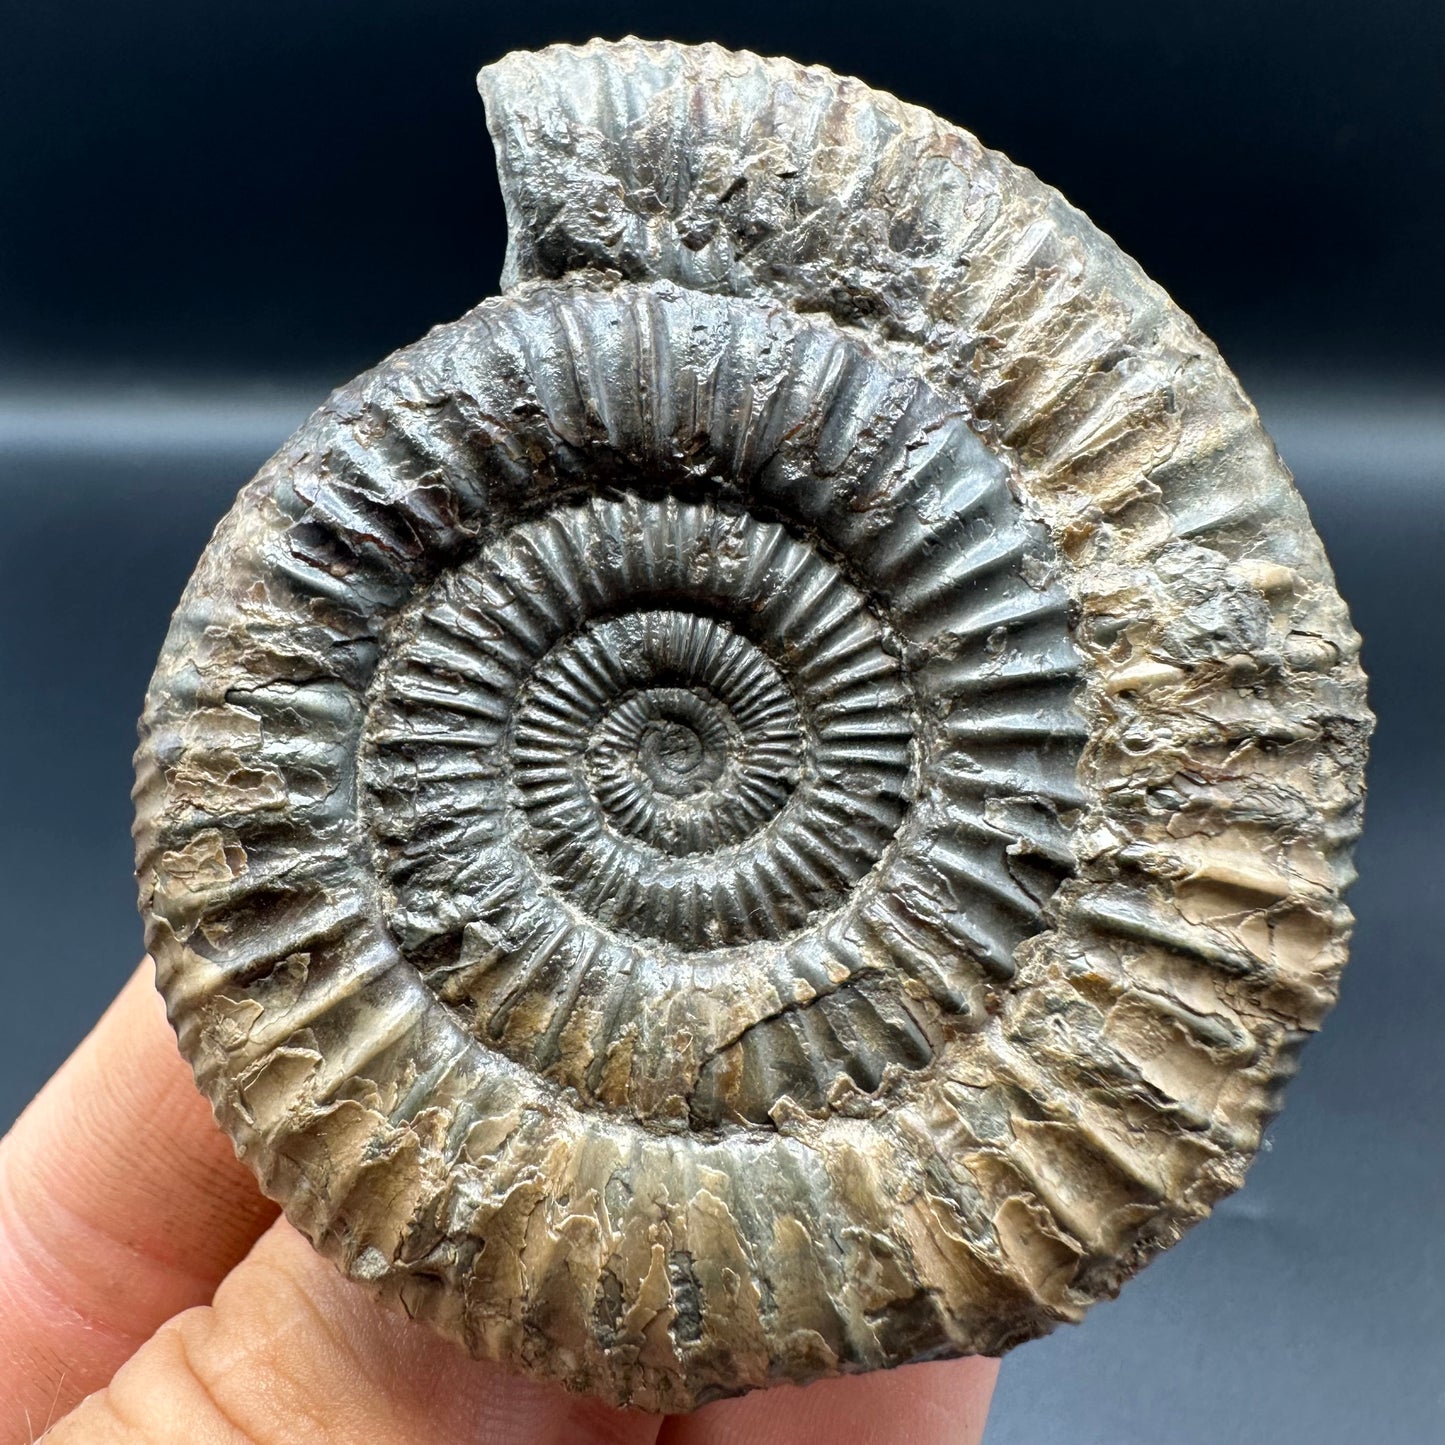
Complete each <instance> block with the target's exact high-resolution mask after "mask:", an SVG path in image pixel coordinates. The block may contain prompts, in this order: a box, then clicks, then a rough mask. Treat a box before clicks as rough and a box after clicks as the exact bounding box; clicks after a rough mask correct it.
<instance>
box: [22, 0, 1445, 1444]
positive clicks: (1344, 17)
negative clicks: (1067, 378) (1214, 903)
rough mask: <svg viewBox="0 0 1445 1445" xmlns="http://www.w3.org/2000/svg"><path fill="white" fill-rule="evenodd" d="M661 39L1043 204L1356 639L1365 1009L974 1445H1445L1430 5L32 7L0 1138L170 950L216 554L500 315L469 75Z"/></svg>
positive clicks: (1442, 157)
mask: <svg viewBox="0 0 1445 1445" xmlns="http://www.w3.org/2000/svg"><path fill="white" fill-rule="evenodd" d="M629 30H632V31H636V32H638V33H642V34H647V35H671V36H674V37H676V38H679V39H702V38H715V39H718V40H721V41H723V42H724V43H727V44H732V45H743V46H748V47H750V48H753V49H758V50H762V51H767V52H784V53H791V54H793V55H795V56H796V57H797V58H799V59H803V60H818V61H822V62H824V63H827V64H829V65H831V66H833V67H834V68H835V69H838V70H842V71H846V72H851V73H854V74H858V75H861V76H863V77H864V78H865V79H867V80H869V81H870V82H872V83H874V84H877V85H880V86H883V87H885V88H889V89H892V90H894V91H896V92H897V93H899V94H901V95H903V96H904V97H905V98H907V99H911V100H915V101H918V102H920V103H922V104H924V105H927V106H929V107H930V108H932V109H934V110H937V111H939V112H940V113H942V114H944V115H946V116H949V117H950V118H952V119H956V120H958V121H960V122H961V123H963V124H965V125H967V126H968V127H969V128H970V129H973V130H975V131H976V132H977V133H978V134H979V135H980V136H981V138H982V139H983V140H984V141H985V142H986V143H988V144H990V145H993V146H996V147H998V148H1000V149H1003V150H1005V151H1007V152H1008V153H1009V154H1010V155H1012V156H1013V158H1014V159H1016V160H1018V161H1020V162H1022V163H1024V164H1026V165H1029V166H1030V167H1031V168H1033V169H1034V170H1036V171H1037V172H1038V173H1039V174H1040V175H1042V176H1043V177H1044V179H1046V180H1048V181H1050V182H1051V183H1053V184H1055V185H1057V186H1059V187H1060V188H1061V189H1062V190H1063V191H1064V192H1065V194H1067V195H1068V196H1069V197H1070V198H1071V199H1072V200H1074V201H1075V202H1076V203H1078V204H1079V205H1081V206H1082V207H1083V208H1084V209H1085V210H1086V211H1088V212H1089V213H1090V214H1091V215H1092V216H1093V217H1094V219H1095V220H1096V221H1098V222H1099V223H1100V224H1101V225H1103V226H1104V227H1105V229H1107V230H1109V231H1110V232H1111V233H1112V234H1113V235H1114V236H1115V237H1116V238H1117V239H1118V240H1119V241H1120V242H1121V244H1123V245H1124V246H1125V248H1126V249H1127V250H1129V251H1130V252H1132V253H1133V254H1134V255H1136V256H1137V257H1139V259H1140V260H1141V261H1142V262H1143V263H1144V265H1145V268H1146V269H1147V270H1149V271H1150V272H1151V273H1152V274H1153V275H1155V276H1156V277H1157V278H1158V279H1160V280H1161V281H1163V282H1164V283H1165V284H1166V285H1167V286H1169V288H1170V289H1171V290H1172V291H1173V293H1174V294H1175V296H1176V298H1177V299H1178V300H1179V301H1180V302H1181V304H1183V305H1184V306H1185V308H1186V309H1187V310H1189V311H1191V312H1192V313H1193V314H1194V315H1195V316H1196V317H1197V318H1198V319H1199V320H1200V322H1201V323H1202V324H1203V325H1204V326H1205V328H1206V330H1208V331H1209V332H1210V333H1211V334H1212V335H1213V336H1214V338H1215V339H1216V341H1218V342H1219V343H1220V345H1221V347H1222V349H1223V350H1224V352H1225V355H1226V356H1227V357H1228V358H1229V359H1230V360H1231V362H1232V363H1233V364H1234V365H1235V366H1236V368H1237V369H1238V370H1239V371H1240V374H1241V376H1242V378H1243V380H1244V382H1245V385H1246V387H1247V388H1249V389H1250V390H1251V392H1252V393H1253V394H1254V395H1255V398H1256V400H1257V401H1258V402H1259V404H1260V408H1261V411H1262V413H1263V415H1264V418H1265V422H1266V424H1267V425H1268V426H1269V427H1270V428H1271V430H1272V431H1273V432H1274V434H1275V436H1276V438H1277V440H1278V441H1279V443H1280V447H1281V450H1282V452H1283V453H1284V455H1285V458H1286V460H1288V461H1289V462H1290V463H1291V465H1292V466H1293V467H1294V469H1295V471H1296V472H1297V474H1298V477H1299V482H1300V486H1301V489H1302V490H1303V491H1304V493H1305V496H1306V498H1307V500H1308V501H1309V503H1310V506H1311V509H1312V511H1313V513H1314V516H1315V520H1316V522H1317V524H1318V526H1319V529H1320V531H1321V533H1322V535H1323V536H1324V538H1325V542H1326V544H1327V546H1328V547H1329V549H1330V552H1331V555H1332V557H1333V559H1334V562H1335V565H1336V569H1337V572H1338V575H1339V581H1340V586H1341V589H1342V591H1343V592H1344V594H1345V596H1346V597H1347V598H1349V600H1350V601H1351V604H1352V606H1353V609H1354V615H1355V620H1356V624H1357V625H1358V627H1359V628H1360V630H1361V632H1362V633H1363V634H1364V636H1365V639H1366V651H1365V659H1366V664H1367V667H1368V668H1369V671H1370V673H1371V675H1372V679H1373V688H1372V699H1373V703H1374V706H1375V708H1376V710H1377V712H1379V714H1380V716H1381V719H1382V721H1381V728H1380V732H1379V735H1378V738H1377V743H1376V749H1375V754H1374V760H1373V763H1372V769H1371V794H1370V807H1369V826H1368V831H1367V834H1366V838H1365V841H1364V843H1363V845H1362V847H1361V849H1360V854H1359V861H1360V868H1361V874H1362V878H1361V882H1360V883H1359V885H1358V886H1357V888H1356V889H1355V891H1354V893H1353V895H1352V900H1351V901H1352V903H1353V905H1354V907H1355V909H1356V911H1357V913H1358V915H1359V919H1360V925H1359V931H1358V934H1357V939H1356V946H1355V954H1354V962H1353V964H1352V966H1351V969H1350V971H1349V973H1348V974H1347V975H1346V980H1345V991H1344V997H1343V1000H1342V1002H1341V1004H1340V1006H1339V1009H1338V1010H1337V1012H1336V1013H1335V1015H1334V1016H1333V1017H1332V1019H1331V1020H1330V1023H1329V1025H1328V1026H1327V1028H1326V1030H1325V1032H1324V1034H1323V1035H1322V1037H1321V1038H1320V1039H1319V1040H1318V1041H1316V1042H1315V1043H1314V1044H1312V1045H1311V1047H1310V1048H1309V1050H1307V1052H1306V1054H1305V1057H1304V1063H1303V1070H1302V1073H1301V1077H1300V1079H1299V1080H1298V1082H1296V1083H1295V1084H1294V1085H1293V1087H1292V1089H1291V1091H1290V1097H1289V1105H1288V1109H1287V1111H1286V1113H1285V1115H1284V1116H1283V1117H1282V1119H1281V1120H1280V1121H1279V1122H1278V1123H1277V1124H1276V1126H1275V1127H1274V1129H1273V1130H1272V1137H1271V1141H1270V1147H1269V1149H1268V1150H1267V1152H1266V1153H1264V1154H1263V1155H1262V1156H1261V1157H1260V1159H1259V1161H1258V1163H1257V1164H1256V1166H1255V1169H1254V1171H1253V1173H1252V1175H1251V1178H1250V1182H1249V1184H1248V1186H1247V1188H1246V1189H1245V1190H1244V1191H1243V1192H1242V1193H1241V1194H1240V1195H1238V1196H1236V1197H1235V1198H1234V1199H1232V1200H1230V1201H1229V1202H1227V1203H1226V1204H1225V1205H1224V1206H1223V1207H1222V1208H1221V1209H1220V1210H1219V1212H1218V1213H1217V1215H1216V1217H1215V1218H1214V1219H1213V1220H1212V1221H1210V1222H1209V1223H1207V1224H1205V1225H1204V1226H1202V1227H1201V1228H1200V1229H1199V1230H1197V1231H1196V1232H1195V1233H1194V1234H1193V1235H1192V1236H1190V1237H1189V1238H1188V1239H1187V1240H1185V1242H1184V1243H1183V1244H1182V1245H1180V1246H1179V1247H1178V1248H1177V1249H1176V1250H1174V1251H1173V1252H1171V1253H1170V1254H1169V1255H1167V1256H1165V1257H1164V1258H1163V1259H1161V1260H1160V1261H1158V1262H1157V1263H1155V1264H1154V1265H1152V1266H1151V1267H1150V1268H1149V1269H1148V1270H1147V1271H1146V1272H1145V1273H1144V1274H1143V1275H1141V1276H1140V1277H1139V1279H1137V1280H1136V1281H1134V1282H1133V1283H1132V1284H1131V1285H1130V1286H1129V1287H1128V1288H1127V1289H1126V1291H1125V1293H1124V1295H1123V1296H1122V1298H1121V1299H1120V1300H1119V1301H1118V1302H1117V1303H1113V1304H1108V1305H1103V1306H1100V1307H1099V1308H1098V1309H1097V1310H1096V1311H1095V1312H1094V1313H1093V1314H1092V1315H1091V1316H1090V1318H1089V1320H1088V1322H1087V1323H1086V1324H1085V1325H1084V1326H1083V1327H1082V1328H1080V1329H1077V1330H1067V1331H1064V1332H1063V1333H1061V1334H1058V1335H1055V1336H1053V1337H1052V1338H1051V1339H1049V1340H1047V1341H1044V1342H1042V1343H1039V1344H1036V1345H1031V1346H1028V1347H1025V1348H1024V1349H1022V1350H1020V1351H1019V1352H1017V1353H1016V1354H1015V1355H1014V1356H1012V1357H1011V1358H1010V1359H1009V1361H1008V1362H1007V1364H1006V1365H1005V1367H1004V1372H1003V1376H1002V1381H1001V1385H1000V1390H999V1395H998V1399H997V1403H996V1406H995V1411H994V1418H993V1421H992V1423H991V1426H990V1433H989V1436H988V1440H989V1445H1050V1442H1060V1445H1093V1442H1099V1445H1105V1442H1107V1445H1132V1442H1141V1445H1142V1442H1149V1445H1192V1442H1199V1445H1204V1442H1209V1445H1229V1442H1240V1445H1257V1442H1262V1441H1266V1440H1267V1441H1271V1442H1273V1445H1426V1442H1433V1441H1438V1440H1441V1439H1445V1228H1442V1226H1445V1205H1442V1200H1445V1151H1442V1148H1441V1137H1440V1128H1439V1122H1438V1111H1439V1104H1440V1102H1441V1100H1442V1089H1441V1084H1442V1074H1445V1064H1442V1059H1445V1050H1442V1047H1441V1042H1440V1041H1441V1038H1442V1036H1445V1006H1442V991H1441V986H1440V981H1439V980H1440V968H1441V965H1440V946H1439V940H1440V939H1441V937H1442V936H1445V916H1442V914H1445V909H1442V902H1441V887H1440V885H1439V882H1438V877H1437V875H1438V873H1439V870H1440V867H1441V861H1442V848H1441V842H1442V835H1441V827H1440V812H1441V806H1442V802H1445V786H1442V784H1445V767H1442V763H1441V723H1442V711H1445V709H1442V707H1441V703H1442V699H1445V683H1442V677H1445V673H1442V666H1441V664H1442V656H1441V651H1442V650H1441V646H1440V633H1441V625H1442V617H1445V582H1442V575H1445V569H1442V562H1441V559H1442V553H1445V408H1442V405H1441V402H1442V398H1445V387H1442V384H1441V383H1442V381H1445V371H1442V366H1441V361H1440V357H1439V347H1440V342H1441V339H1442V336H1445V287H1442V284H1441V281H1440V272H1441V269H1442V262H1445V242H1442V232H1445V226H1442V222H1445V103H1442V100H1441V96H1442V93H1445V88H1442V82H1445V19H1442V12H1441V10H1440V7H1439V6H1438V4H1437V3H1436V0H1430V3H1428V4H1425V3H1419V4H1416V3H1407V0H1377V3H1374V4H1368V5H1367V4H1363V3H1361V4H1351V5H1339V4H1333V5H1332V4H1328V3H1323V4H1322V3H1315V4H1305V3H1296V0H1248V3H1246V0H1211V3H1209V4H1207V5H1205V4H1196V5H1189V6H1172V5H1162V4H1158V3H1153V4H1141V3H1135V0H1127V3H1115V4H1109V5H1096V6H1082V5H1078V4H1076V3H1068V4H1066V3H1038V0H1034V3H1030V0H1019V3H1012V4H1009V5H1007V6H998V7H994V8H990V9H987V10H985V9H983V8H981V7H974V8H970V7H967V6H963V5H959V4H957V3H949V4H936V5H934V4H925V3H919V0H893V3H890V4H888V5H886V6H882V7H877V6H870V7H863V6H860V5H849V4H831V5H821V4H812V3H806V4H791V5H785V4H782V3H774V4H770V5H763V4H756V3H732V4H729V5H727V6H725V7H719V10H718V13H717V15H716V18H712V17H710V16H709V15H708V12H707V11H706V10H705V9H704V8H702V7H700V6H684V5H682V4H674V5H670V6H669V5H662V4H651V5H644V4H625V3H624V4H610V5H606V6H603V5H600V4H590V5H589V4H582V3H572V4H561V3H551V0H533V3H531V4H529V5H526V6H518V7H515V8H513V9H511V10H509V11H507V12H506V13H501V12H498V11H493V10H491V9H489V8H488V7H485V6H483V5H481V4H478V3H475V0H472V3H460V0H409V3H405V4H403V3H395V4H385V3H361V0H352V3H350V4H345V5H343V4H323V3H318V0H290V3H285V4H282V3H269V0H267V3H261V0H250V3H246V4H241V3H235V0H211V3H208V4H205V5H197V4H195V3H194V0H187V3H179V0H148V3H144V4H132V5H115V4H107V5H100V4H85V3H81V4H70V5H52V6H46V7H41V6H39V5H35V4H31V5H29V6H26V7H23V8H22V7H21V6H19V5H13V4H10V3H0V523H3V525H0V590H3V607H0V617H3V618H4V619H5V622H4V625H3V628H0V649H3V650H0V678H3V682H4V686H3V690H0V747H3V753H0V756H3V757H4V758H5V759H6V766H5V771H4V784H3V786H4V793H3V800H4V804H5V816H6V824H7V826H6V827H5V828H4V829H0V887H3V889H4V897H5V901H6V904H7V906H8V915H9V917H10V919H11V926H10V930H9V939H8V956H7V957H6V959H5V962H4V963H3V965H0V967H3V969H4V979H5V988H4V992H3V995H0V998H3V1003H0V1127H3V1125H4V1123H5V1122H6V1121H8V1120H9V1119H10V1118H11V1117H13V1115H14V1114H15V1113H16V1112H18V1110H19V1109H20V1108H21V1107H22V1106H23V1104H24V1102H25V1100H26V1099H27V1098H28V1096H29V1095H30V1094H31V1093H32V1092H33V1091H34V1089H35V1088H36V1087H37V1086H38V1085H39V1083H40V1082H41V1081H42V1080H43V1078H44V1077H45V1076H46V1074H47V1073H48V1072H49V1071H50V1070H51V1069H53V1068H54V1066H55V1065H56V1064H57V1063H58V1062H59V1061H60V1059H61V1058H63V1056H64V1054H65V1052H66V1051H67V1050H68V1049H69V1048H70V1047H71V1046H72V1045H73V1044H74V1043H75V1042H76V1041H77V1040H78V1039H79V1037H80V1036H81V1035H82V1033H83V1032H84V1030H85V1029H86V1027H87V1026H88V1024H89V1022H90V1020H91V1019H93V1017H94V1015H95V1014H96V1013H97V1012H98V1011H99V1009H100V1008H101V1007H102V1006H103V1005H104V1003H105V1001H106V1000H107V999H108V998H109V996H110V995H111V994H112V993H113V992H114V990H115V988H116V987H117V986H118V984H119V982H120V981H121V979H122V978H123V977H124V976H125V974H126V973H127V972H128V970H129V968H130V967H131V965H132V963H133V961H134V959H135V957H136V956H137V954H138V952H139V949H140V930H139V925H138V922H137V920H136V918H135V913H134V902H133V888H132V880H131V876H130V857H129V838H128V828H129V817H130V808H129V800H128V797H127V792H128V788H129V780H130V763H129V758H130V751H131V747H132V745H133V736H134V734H133V728H134V718H135V715H136V713H137V711H138V709H139V705H140V698H141V693H142V690H143V688H144V686H145V682H146V679H147V676H148V674H149V670H150V665H151V663H152V661H153V659H154V656H155V653H156V650H157V648H158V647H159V644H160V639H161V636H162V633H163V631H164V628H165V623H166V619H167V616H168V614H169V611H170V608H171V607H172V605H173V604H174V602H175V600H176V598H177V596H178V594H179V592H180V588H181V586H182V584H183V582H184V580H185V578H186V576H187V574H188V573H189V571H190V568H191V566H192V564H193V562H194V560H195V557H196V555H197V554H198V553H199V551H200V549H201V547H202V546H203V545H204V542H205V539H206V537H207V535H208V534H209V531H210V528H211V527H212V525H213V524H214V523H215V521H216V520H217V519H218V517H219V516H220V514H221V512H222V511H223V510H224V509H225V507H226V506H227V505H228V504H229V501H230V498H231V496H232V494H233V493H234V492H235V490H236V489H237V487H238V486H239V485H240V484H241V483H242V482H243V481H244V480H245V479H246V478H247V477H248V476H249V475H250V473H251V472H252V471H253V470H254V469H255V467H256V466H257V465H258V464H259V463H260V462H261V461H262V460H263V459H264V458H265V457H266V456H267V455H268V454H269V453H270V452H271V451H272V450H274V449H275V447H276V446H277V445H279V443H280V442H281V441H282V440H283V439H284V437H285V436H286V434H287V432H288V431H289V430H290V429H291V427H292V426H293V425H295V424H296V423H297V422H298V421H299V420H300V419H301V418H302V416H304V414H305V413H306V412H307V411H308V410H309V409H310V408H311V407H312V406H314V405H315V404H316V403H317V402H319V401H320V400H321V398H322V396H323V395H324V394H325V392H326V390H327V389H328V388H329V387H330V386H332V385H334V384H336V383H339V382H341V381H343V380H345V379H346V378H347V377H348V376H350V375H351V374H352V373H353V372H355V371H357V370H359V369H360V368H361V367H363V366H365V365H369V364H370V363H371V362H373V361H375V360H376V359H377V358H378V357H380V356H381V355H382V354H384V353H385V352H387V351H389V350H391V349H392V348H394V347H395V346H397V345H400V344H402V343H404V342H406V341H409V340H411V339H412V338H414V337H415V336H417V335H418V334H420V333H421V332H422V331H423V330H425V329H426V328H427V327H428V326H429V325H431V324H432V323H433V322H436V321H439V320H444V319H448V318H450V317H451V316H454V315H456V314H457V313H459V312H460V311H462V310H464V309H465V308H466V307H467V306H469V305H470V304H472V303H473V302H474V301H475V300H477V299H478V298H479V297H480V296H481V295H483V294H485V293H487V292H489V291H491V290H493V289H495V278H496V275H497V272H498V270H499V267H500V261H501V248H502V241H503V233H502V217H501V206H500V201H499V198H498V196H497V194H496V190H495V180H494V177H493V174H492V166H491V157H490V147H489V145H488V144H487V141H486V137H485V133H484V130H483V125H482V112H481V107H480V103H479V102H478V101H477V100H476V98H475V95H474V92H473V89H472V72H473V71H474V70H475V68H476V66H477V65H478V64H480V63H481V62H483V61H485V60H487V59H490V58H493V57H494V56H496V55H498V54H500V53H501V52H503V51H505V50H507V49H509V48H512V47H514V46H518V45H537V44H542V43H545V42H547V41H550V40H553V39H583V38H586V37H587V36H588V35H590V34H592V33H593V32H594V31H596V32H602V33H607V34H613V35H615V34H619V33H623V32H625V31H629Z"/></svg>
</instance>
